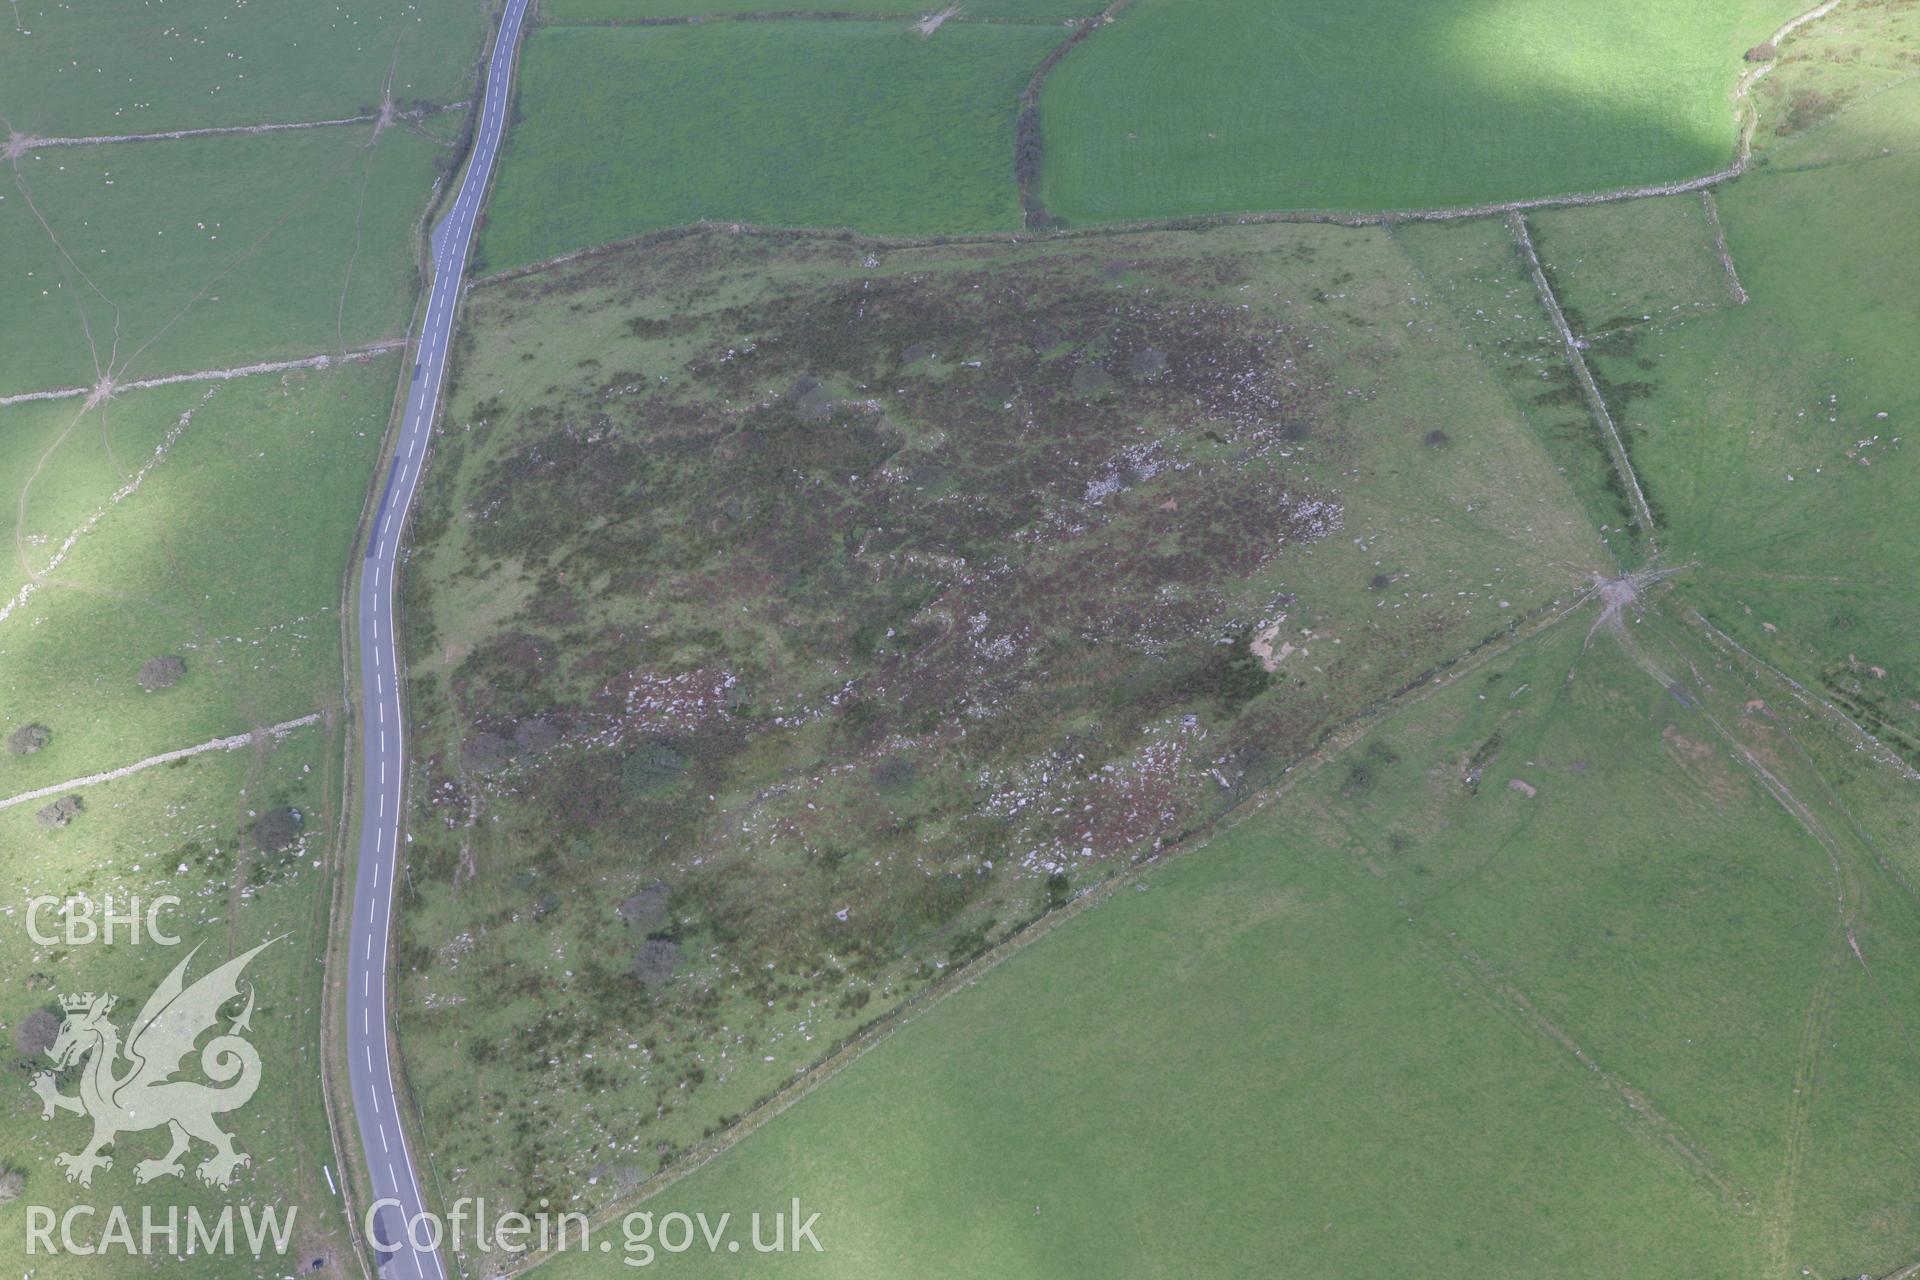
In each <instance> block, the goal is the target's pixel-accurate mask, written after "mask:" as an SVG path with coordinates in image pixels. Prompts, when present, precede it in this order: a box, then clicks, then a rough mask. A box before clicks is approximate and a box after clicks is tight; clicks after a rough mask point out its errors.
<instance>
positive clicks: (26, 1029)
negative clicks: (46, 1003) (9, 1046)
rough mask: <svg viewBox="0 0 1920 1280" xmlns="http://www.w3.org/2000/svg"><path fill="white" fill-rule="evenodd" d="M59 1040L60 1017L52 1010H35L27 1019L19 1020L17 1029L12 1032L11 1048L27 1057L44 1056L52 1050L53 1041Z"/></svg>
mask: <svg viewBox="0 0 1920 1280" xmlns="http://www.w3.org/2000/svg"><path fill="white" fill-rule="evenodd" d="M58 1038H60V1015H58V1013H54V1011H52V1009H35V1011H33V1013H29V1015H27V1017H23V1019H19V1027H17V1029H15V1031H13V1048H17V1050H19V1052H21V1054H27V1055H29V1057H36V1055H40V1054H44V1052H46V1050H50V1048H54V1040H58Z"/></svg>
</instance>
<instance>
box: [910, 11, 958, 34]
mask: <svg viewBox="0 0 1920 1280" xmlns="http://www.w3.org/2000/svg"><path fill="white" fill-rule="evenodd" d="M959 12H960V6H959V5H957V4H950V5H948V6H947V7H946V8H944V9H942V10H941V11H940V12H938V13H930V14H928V15H927V16H926V17H924V18H922V19H920V21H918V22H916V23H914V24H913V29H914V30H915V31H918V32H919V33H920V38H921V39H923V40H925V39H928V38H930V37H931V36H932V35H933V33H934V32H936V31H938V30H939V29H940V27H941V24H942V23H944V22H946V20H947V19H948V18H951V17H955V16H956V15H958V14H959Z"/></svg>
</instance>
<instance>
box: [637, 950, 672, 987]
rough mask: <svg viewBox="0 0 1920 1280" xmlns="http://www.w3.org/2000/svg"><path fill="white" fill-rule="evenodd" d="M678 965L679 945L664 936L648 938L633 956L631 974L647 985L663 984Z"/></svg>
mask: <svg viewBox="0 0 1920 1280" xmlns="http://www.w3.org/2000/svg"><path fill="white" fill-rule="evenodd" d="M679 967H680V945H679V944H678V943H676V942H669V941H667V940H666V939H665V938H649V939H648V940H647V945H646V946H644V947H641V948H640V954H639V955H637V956H635V957H634V958H633V976H634V977H636V978H638V979H639V980H640V982H641V983H642V984H643V985H645V986H649V987H658V986H664V985H665V984H666V983H667V982H668V980H670V979H671V978H672V977H673V974H674V970H676V969H678V968H679Z"/></svg>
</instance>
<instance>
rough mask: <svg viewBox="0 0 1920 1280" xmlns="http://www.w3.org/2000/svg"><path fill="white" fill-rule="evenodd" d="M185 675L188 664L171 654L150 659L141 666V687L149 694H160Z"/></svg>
mask: <svg viewBox="0 0 1920 1280" xmlns="http://www.w3.org/2000/svg"><path fill="white" fill-rule="evenodd" d="M185 674H187V662H186V659H184V658H178V657H175V656H174V655H173V654H170V653H169V654H165V655H163V656H161V657H158V658H148V659H147V660H146V661H145V662H143V663H141V664H140V687H141V688H142V689H145V690H146V691H147V692H148V693H158V692H160V691H161V690H162V689H164V688H166V687H167V686H168V685H170V684H173V683H175V682H176V681H178V680H179V679H180V677H181V676H184V675H185Z"/></svg>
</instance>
